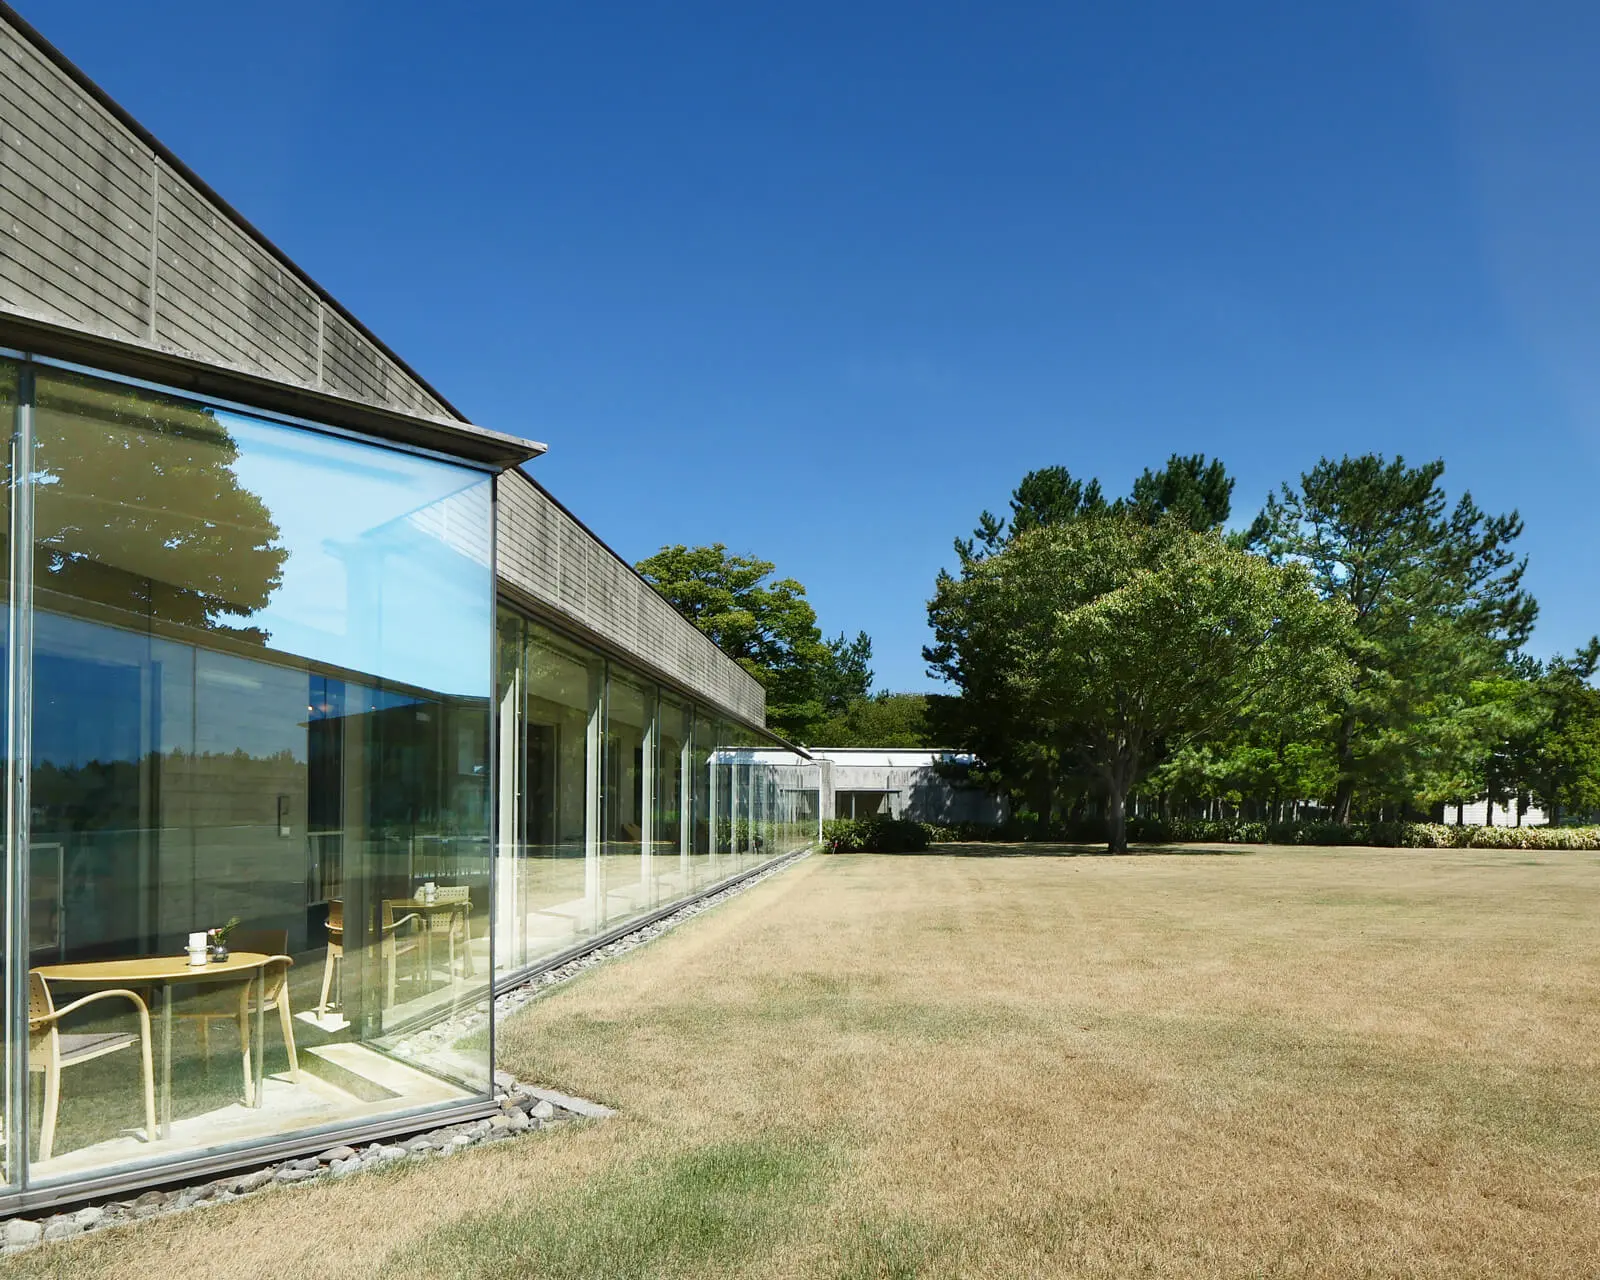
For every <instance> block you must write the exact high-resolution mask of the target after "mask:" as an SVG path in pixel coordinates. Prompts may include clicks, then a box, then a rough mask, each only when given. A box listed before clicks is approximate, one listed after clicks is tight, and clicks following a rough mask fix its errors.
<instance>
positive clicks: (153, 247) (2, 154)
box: [0, 15, 459, 421]
mask: <svg viewBox="0 0 1600 1280" xmlns="http://www.w3.org/2000/svg"><path fill="white" fill-rule="evenodd" d="M146 136H147V135H146ZM157 145H159V144H157ZM180 169H181V166H176V163H175V162H174V163H168V162H167V160H166V159H164V158H163V154H158V153H157V151H156V149H155V148H154V147H153V146H152V145H150V144H149V143H147V142H146V141H145V140H144V139H143V138H141V137H140V136H139V134H137V133H136V132H135V131H134V129H133V128H131V127H129V125H128V124H126V123H125V122H124V120H123V119H121V118H119V117H118V115H117V114H116V113H115V112H114V111H113V110H111V109H110V108H109V107H108V106H107V105H106V104H105V103H104V102H102V101H101V100H100V99H99V98H97V97H96V95H95V94H94V93H92V92H90V91H89V89H88V88H85V86H84V85H83V84H81V83H79V81H78V80H76V79H74V78H73V76H72V75H70V74H68V72H67V70H66V69H64V68H63V67H62V66H60V65H58V63H57V61H55V60H54V59H53V58H52V57H51V56H49V55H48V54H47V53H46V51H45V50H44V49H42V48H40V47H38V46H37V45H36V44H35V43H34V41H32V40H30V39H29V38H27V37H26V36H25V35H24V33H23V32H22V31H20V30H18V29H16V28H14V27H13V26H12V25H11V24H10V23H9V22H8V21H6V20H5V19H4V15H0V233H3V234H0V310H4V311H11V312H14V313H16V314H18V315H20V316H23V317H27V318H30V319H36V320H42V321H46V322H50V323H55V324H62V325H67V326H69V327H73V328H77V329H81V330H83V331H85V332H88V333H93V334H97V335H102V336H105V337H110V338H115V339H120V340H122V341H128V342H137V343H142V344H147V345H153V346H154V347H155V348H156V349H158V350H161V351H169V352H172V353H174V354H176V355H181V356H185V357H189V358H193V359H198V360H202V361H205V362H207V363H211V364H215V365H218V366H221V367H225V368H229V369H236V370H239V371H241V372H245V373H250V374H254V375H258V376H264V377H269V378H273V379H275V380H279V381H282V382H285V383H290V384H293V385H295V386H300V387H306V388H311V389H316V390H324V391H328V392H331V393H333V394H335V395H339V396H342V397H344V398H347V399H351V400H356V401H360V402H362V403H364V404H370V405H374V406H377V407H380V408H384V409H389V410H393V411H395V412H399V413H405V414H410V415H413V416H416V417H422V418H431V419H435V420H449V421H459V415H458V414H456V413H455V412H454V411H453V410H452V409H451V408H450V407H449V405H447V404H446V403H445V402H444V401H443V400H442V399H441V398H440V397H439V396H437V395H435V394H434V393H433V391H432V390H431V389H430V388H429V387H428V386H427V385H426V384H425V383H423V382H422V381H421V380H420V379H419V378H417V377H416V376H415V375H413V374H411V373H409V372H408V371H407V370H406V369H405V368H404V366H403V365H402V364H401V363H400V362H399V361H398V360H396V359H395V358H393V357H392V356H391V355H390V354H389V353H388V352H386V351H385V350H384V349H383V347H382V345H381V344H380V343H378V342H376V341H374V340H373V339H372V338H371V337H369V336H368V335H367V334H365V333H363V332H362V330H361V327H360V326H359V325H358V324H356V323H355V322H354V321H353V320H352V319H351V318H350V317H349V316H348V315H347V314H346V313H344V312H342V311H341V309H340V308H339V307H338V306H337V304H333V303H331V301H330V300H329V299H328V298H327V297H326V296H325V295H324V294H322V293H320V292H319V291H318V290H317V289H315V288H314V287H313V286H312V285H311V284H309V283H308V282H307V281H306V280H305V279H303V278H302V276H301V275H300V274H298V272H297V269H296V268H294V267H292V265H290V264H287V263H286V261H285V260H283V259H282V258H281V255H278V254H277V253H276V251H274V250H272V249H271V248H270V246H269V245H267V244H266V243H265V242H263V241H262V240H261V238H260V237H259V235H257V234H256V233H255V232H254V231H252V230H251V229H250V228H249V227H248V225H246V224H243V223H242V221H241V220H239V219H237V217H236V215H234V214H233V213H232V211H231V210H228V209H227V208H226V207H224V206H222V205H221V204H220V203H219V202H217V201H216V200H214V199H212V198H211V197H210V196H209V195H208V194H207V193H206V192H205V191H203V190H201V189H200V188H199V186H197V185H196V184H195V183H194V182H191V181H190V180H189V178H188V177H187V176H186V175H185V173H183V172H180Z"/></svg>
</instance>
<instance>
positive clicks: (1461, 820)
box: [1456, 800, 1467, 827]
mask: <svg viewBox="0 0 1600 1280" xmlns="http://www.w3.org/2000/svg"><path fill="white" fill-rule="evenodd" d="M1466 825H1467V802H1466V801H1465V800H1457V801H1456V826H1458V827H1464V826H1466Z"/></svg>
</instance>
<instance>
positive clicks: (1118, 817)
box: [1106, 780, 1128, 853]
mask: <svg viewBox="0 0 1600 1280" xmlns="http://www.w3.org/2000/svg"><path fill="white" fill-rule="evenodd" d="M1107 792H1108V794H1107V796H1106V852H1107V853H1127V852H1128V797H1127V789H1126V788H1125V787H1124V786H1123V784H1122V783H1121V781H1119V780H1113V781H1112V783H1111V784H1110V786H1109V787H1108V788H1107Z"/></svg>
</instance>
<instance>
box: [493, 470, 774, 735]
mask: <svg viewBox="0 0 1600 1280" xmlns="http://www.w3.org/2000/svg"><path fill="white" fill-rule="evenodd" d="M495 537H496V544H497V545H496V553H495V555H496V560H495V564H496V569H497V571H498V575H499V578H500V583H501V587H502V589H503V590H504V591H505V593H506V594H507V595H508V597H510V598H511V599H512V601H513V602H514V603H523V604H526V605H527V606H529V607H531V608H532V610H533V611H535V612H538V613H540V614H542V615H543V616H545V617H547V618H549V619H550V620H552V621H554V622H556V623H557V625H562V624H565V625H567V626H569V627H575V629H576V630H578V631H579V632H581V633H586V636H583V637H580V638H593V639H596V640H599V641H600V642H602V644H604V645H605V647H607V648H609V649H611V650H613V651H614V652H618V653H621V654H623V655H625V656H626V660H627V661H628V662H629V663H631V664H633V665H634V666H637V667H639V668H640V669H641V670H643V671H645V672H646V673H648V674H650V675H653V676H656V677H658V678H661V679H665V680H666V681H667V682H668V683H669V684H672V685H674V686H676V687H677V688H678V689H680V690H682V691H684V692H688V693H692V694H694V695H695V696H696V697H698V698H700V699H702V700H704V701H706V702H708V703H710V704H711V705H712V706H713V707H715V708H717V709H718V710H720V711H726V712H729V713H731V714H732V715H734V716H736V717H737V718H739V719H741V720H744V721H745V722H747V723H750V724H756V725H762V724H765V723H766V705H767V703H766V691H765V690H763V689H762V687H761V684H760V682H759V681H757V680H756V679H755V678H754V677H753V676H751V675H750V674H749V673H748V672H747V671H745V669H744V668H743V667H741V666H740V665H739V664H738V663H737V662H735V661H733V659H731V658H729V657H728V656H727V654H725V653H723V652H722V651H721V650H720V649H718V648H717V647H716V645H714V644H712V643H711V641H710V640H708V639H706V637H705V636H704V635H702V634H701V633H700V632H699V631H697V630H696V629H695V628H694V627H693V626H692V625H691V624H690V623H689V622H687V621H686V620H685V619H684V618H683V617H681V616H680V615H679V614H678V612H677V610H675V609H674V608H673V607H672V606H671V605H670V604H668V603H667V602H666V601H665V600H663V599H662V598H661V597H660V596H659V595H658V594H656V592H655V591H654V590H653V589H652V588H651V586H650V584H649V583H647V582H645V581H644V579H642V578H641V577H639V575H638V574H636V573H634V571H633V570H632V569H631V568H630V567H629V566H628V565H627V564H625V563H624V562H623V561H621V560H620V559H618V558H617V556H616V554H615V553H614V552H612V551H611V549H610V548H609V547H607V546H606V545H605V544H604V543H602V542H600V541H599V540H598V539H596V538H595V537H594V535H593V534H591V533H590V532H589V531H588V530H587V529H585V528H584V527H583V526H582V525H581V524H580V523H578V521H577V520H575V519H574V518H573V517H572V516H571V515H569V514H568V513H567V512H566V511H564V510H562V508H561V505H560V504H559V503H558V502H556V501H555V500H554V499H553V498H551V497H550V496H549V495H548V494H547V493H545V492H544V490H542V489H540V488H539V487H538V486H537V485H536V484H534V483H533V481H532V480H530V479H529V478H528V477H527V476H525V475H523V474H522V473H521V472H520V471H507V472H505V473H504V474H503V475H502V476H501V477H500V480H499V489H498V493H497V503H496V521H495Z"/></svg>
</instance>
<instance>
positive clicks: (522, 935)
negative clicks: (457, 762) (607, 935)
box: [495, 610, 605, 973]
mask: <svg viewBox="0 0 1600 1280" xmlns="http://www.w3.org/2000/svg"><path fill="white" fill-rule="evenodd" d="M500 671H501V686H500V692H499V697H500V707H501V713H500V770H501V790H500V839H501V846H500V863H499V889H498V893H497V912H498V925H499V928H498V930H497V933H496V937H497V938H498V939H499V943H498V948H497V954H496V956H495V967H496V968H497V969H498V970H500V971H501V972H505V973H512V972H515V971H516V970H518V969H522V968H525V967H526V966H527V965H529V964H531V963H533V962H534V961H535V960H537V959H539V957H541V956H544V955H549V954H551V953H552V952H556V951H560V950H562V949H563V948H565V947H569V946H571V945H573V944H574V943H575V942H578V941H581V940H582V939H583V938H586V937H588V936H590V935H591V934H592V933H593V932H594V930H595V929H596V928H597V927H598V925H599V922H600V919H601V915H600V913H599V911H598V909H597V907H598V899H599V875H598V870H597V868H596V867H595V865H594V864H595V858H594V857H593V852H594V849H595V848H596V846H597V842H598V836H599V831H598V826H599V824H598V814H599V809H600V794H599V772H600V769H599V760H598V758H597V744H598V743H599V741H600V723H601V714H602V694H603V691H604V681H605V664H604V663H603V662H602V661H601V660H600V658H599V657H598V656H596V655H593V654H590V653H587V652H585V651H584V650H583V649H581V648H579V647H578V646H576V645H573V644H569V643H567V642H566V641H565V640H563V639H561V638H560V637H558V636H557V635H556V634H555V633H554V632H552V631H550V630H549V629H548V628H545V627H542V626H540V625H539V624H537V623H535V622H531V621H527V620H525V619H523V618H521V617H519V616H518V615H516V614H514V613H512V612H510V611H508V610H502V611H501V613H500Z"/></svg>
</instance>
